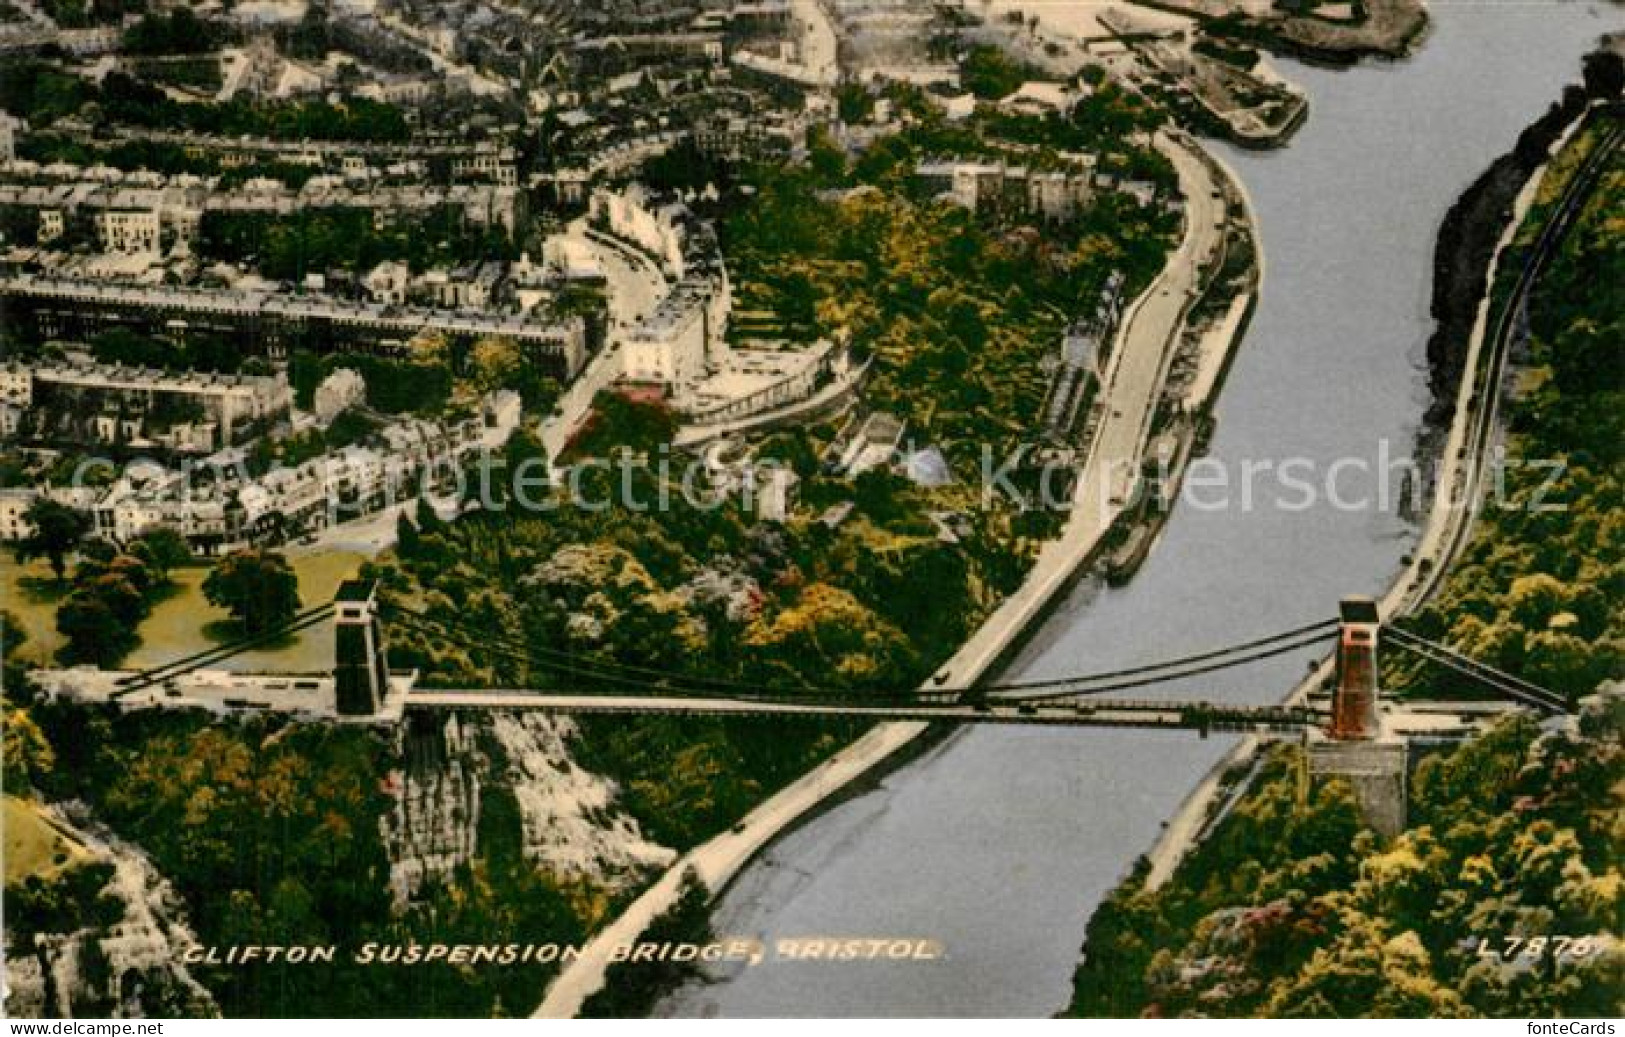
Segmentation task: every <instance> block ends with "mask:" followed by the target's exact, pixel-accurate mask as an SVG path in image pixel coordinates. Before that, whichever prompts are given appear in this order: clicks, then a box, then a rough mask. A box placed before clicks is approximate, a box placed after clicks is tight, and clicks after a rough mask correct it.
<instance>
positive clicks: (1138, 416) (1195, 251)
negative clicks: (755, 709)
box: [534, 131, 1261, 1018]
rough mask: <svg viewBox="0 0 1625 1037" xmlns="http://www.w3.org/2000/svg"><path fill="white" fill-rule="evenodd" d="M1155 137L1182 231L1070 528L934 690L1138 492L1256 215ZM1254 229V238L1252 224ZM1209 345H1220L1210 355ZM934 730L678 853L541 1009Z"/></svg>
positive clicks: (1104, 417)
mask: <svg viewBox="0 0 1625 1037" xmlns="http://www.w3.org/2000/svg"><path fill="white" fill-rule="evenodd" d="M1156 143H1157V147H1158V149H1159V150H1160V151H1162V153H1163V154H1164V155H1166V156H1167V157H1168V159H1169V160H1170V161H1171V162H1172V163H1173V164H1174V168H1175V170H1176V172H1177V173H1178V175H1179V182H1180V191H1181V194H1182V195H1183V196H1184V197H1185V199H1186V219H1185V228H1184V234H1183V236H1182V239H1181V242H1180V245H1179V247H1178V248H1177V249H1176V250H1175V252H1174V253H1173V255H1172V256H1170V257H1169V260H1168V262H1167V263H1166V264H1165V265H1164V268H1163V271H1162V273H1161V274H1160V275H1159V276H1158V278H1157V279H1156V280H1155V281H1154V282H1152V284H1151V285H1150V287H1148V288H1147V289H1146V290H1145V291H1144V292H1143V293H1141V295H1140V296H1139V298H1138V299H1136V300H1135V302H1134V303H1133V304H1132V305H1131V306H1130V308H1129V310H1128V311H1127V313H1126V315H1125V317H1124V319H1123V322H1122V325H1121V327H1120V328H1119V330H1118V334H1117V339H1116V342H1115V344H1114V346H1113V349H1112V353H1111V359H1110V360H1109V361H1108V368H1107V370H1106V372H1104V374H1103V385H1104V386H1105V389H1104V391H1103V393H1102V398H1103V404H1102V408H1101V420H1100V424H1099V427H1098V429H1097V431H1096V434H1095V436H1094V438H1093V439H1092V441H1091V443H1090V447H1089V453H1088V458H1087V460H1086V461H1085V464H1084V466H1083V471H1082V474H1081V475H1080V477H1079V480H1078V488H1077V492H1076V494H1075V496H1074V498H1073V502H1072V507H1071V512H1070V515H1069V517H1068V520H1067V524H1066V526H1065V529H1064V531H1063V533H1062V535H1061V536H1060V537H1059V538H1058V539H1056V540H1054V541H1051V542H1050V543H1049V544H1047V545H1046V546H1045V548H1044V549H1043V550H1042V551H1041V552H1040V554H1039V557H1038V559H1037V560H1036V562H1035V563H1034V565H1033V568H1032V571H1031V573H1030V574H1029V576H1028V578H1027V580H1026V581H1025V582H1024V583H1023V584H1022V586H1021V587H1020V588H1019V589H1018V590H1017V591H1016V592H1015V593H1013V594H1012V595H1010V596H1009V597H1008V598H1006V599H1005V600H1004V602H1003V603H1001V605H1000V606H999V607H998V609H996V610H995V611H994V613H993V614H992V615H991V616H990V617H988V619H987V621H986V622H984V623H983V624H982V625H981V627H979V628H978V629H977V631H976V633H975V634H974V635H973V636H972V637H971V639H970V640H969V641H967V642H966V643H965V644H964V645H963V646H962V647H961V648H960V650H959V651H958V652H957V653H955V654H954V656H953V657H951V658H950V659H949V660H948V661H947V662H946V663H944V664H943V666H942V667H941V668H940V669H939V670H938V671H937V673H936V674H934V675H933V677H932V678H931V680H930V681H929V682H928V683H927V685H926V687H927V688H931V689H935V688H940V687H943V686H950V687H953V686H961V687H963V686H969V685H971V684H974V683H976V682H977V681H979V680H982V679H983V678H984V677H986V676H987V675H988V674H989V673H990V672H991V671H992V670H993V669H994V668H995V667H996V666H997V665H998V663H999V662H1000V661H1001V660H1002V659H1003V658H1005V657H1006V656H1007V655H1008V653H1009V652H1010V651H1012V650H1013V649H1014V648H1015V647H1016V646H1017V645H1019V643H1020V640H1021V638H1022V636H1023V634H1024V633H1025V632H1026V631H1027V630H1028V629H1029V628H1030V627H1031V625H1032V624H1033V623H1034V622H1036V621H1037V620H1038V619H1040V618H1041V617H1042V616H1043V615H1044V613H1045V610H1046V609H1047V608H1048V607H1049V606H1050V605H1051V604H1052V603H1053V601H1054V600H1055V599H1056V598H1057V597H1059V596H1060V595H1061V594H1062V593H1063V592H1064V591H1065V590H1066V589H1067V588H1068V587H1069V586H1070V585H1071V583H1072V581H1073V580H1074V579H1075V577H1076V576H1077V574H1078V572H1079V571H1080V570H1081V569H1082V568H1083V567H1084V566H1085V565H1087V564H1088V562H1089V561H1090V559H1091V558H1093V557H1094V555H1095V553H1096V551H1097V550H1098V548H1099V545H1100V542H1101V539H1102V537H1103V536H1104V535H1105V534H1106V532H1107V531H1108V530H1110V529H1111V528H1112V526H1113V524H1114V523H1115V522H1116V521H1117V519H1118V517H1119V515H1120V514H1121V513H1122V511H1123V501H1124V500H1126V499H1127V497H1128V495H1129V493H1130V492H1131V487H1130V486H1129V485H1128V484H1127V483H1126V482H1125V481H1124V478H1125V477H1126V476H1124V475H1122V474H1120V473H1126V475H1127V476H1132V475H1133V473H1137V472H1138V469H1139V462H1140V458H1141V456H1142V455H1143V453H1144V451H1145V447H1146V440H1147V438H1148V436H1149V434H1150V428H1151V422H1152V418H1153V415H1154V412H1155V409H1156V407H1157V404H1158V401H1159V399H1160V398H1161V394H1162V388H1163V385H1164V384H1165V382H1166V379H1167V376H1168V370H1169V366H1170V364H1171V362H1172V360H1173V356H1174V354H1175V352H1176V350H1177V348H1178V346H1179V342H1180V338H1181V336H1182V334H1183V331H1184V327H1185V321H1186V318H1187V317H1188V316H1189V314H1190V310H1191V306H1192V305H1193V303H1194V302H1195V301H1196V300H1198V299H1199V298H1200V297H1201V296H1202V293H1203V291H1204V290H1205V289H1206V287H1207V285H1208V279H1209V277H1210V276H1211V275H1212V273H1213V272H1214V270H1213V267H1214V258H1215V254H1216V252H1217V251H1218V249H1219V246H1220V244H1221V243H1222V241H1223V236H1224V233H1225V230H1226V222H1227V221H1228V220H1230V219H1232V218H1237V219H1242V220H1248V219H1250V217H1251V214H1250V211H1244V212H1242V213H1237V214H1231V213H1230V212H1229V211H1228V207H1227V205H1226V203H1225V199H1226V198H1228V197H1237V196H1238V195H1237V192H1239V191H1240V188H1239V181H1235V182H1233V185H1225V184H1223V183H1221V182H1220V180H1219V178H1220V177H1221V176H1223V175H1224V173H1223V167H1222V166H1221V165H1220V164H1218V163H1217V162H1215V161H1213V160H1211V159H1210V158H1209V157H1208V156H1206V155H1204V154H1203V153H1202V151H1201V146H1200V145H1199V144H1197V143H1196V142H1195V141H1194V140H1192V139H1191V138H1189V137H1188V136H1186V135H1184V134H1182V133H1178V132H1177V131H1176V132H1172V133H1165V134H1161V135H1159V137H1158V138H1157V141H1156ZM1248 233H1250V234H1252V236H1253V238H1254V240H1256V239H1257V236H1256V234H1255V233H1253V231H1252V229H1251V228H1250V227H1249V229H1248ZM1260 261H1261V260H1260ZM1223 326H1227V327H1229V328H1230V329H1231V332H1232V333H1231V334H1229V335H1222V334H1218V333H1213V334H1208V335H1204V336H1203V337H1202V341H1201V346H1200V348H1201V350H1202V353H1203V357H1202V360H1201V363H1202V364H1203V366H1205V367H1208V368H1212V369H1216V370H1221V371H1222V369H1223V367H1224V366H1225V365H1226V364H1227V363H1228V356H1229V354H1230V352H1231V351H1232V350H1233V349H1234V348H1235V347H1236V345H1237V343H1238V341H1239V336H1240V333H1241V331H1242V328H1243V324H1242V323H1240V322H1228V323H1227V324H1225V325H1223ZM1213 352H1217V353H1220V354H1222V355H1221V356H1210V355H1209V354H1210V353H1213ZM1217 384H1218V383H1217V380H1216V379H1213V380H1210V382H1209V385H1210V390H1213V389H1216V388H1217ZM927 729H928V725H925V724H919V723H888V724H882V725H879V726H877V727H876V728H875V729H873V730H872V731H870V732H869V733H868V734H866V735H865V736H864V737H863V738H861V739H859V740H858V741H857V742H854V743H853V744H852V745H850V746H847V747H846V748H845V749H843V750H841V751H840V752H838V753H836V755H835V756H833V757H831V758H830V759H829V760H827V761H826V762H825V763H824V764H823V765H822V766H820V767H819V768H817V769H816V770H814V771H812V772H811V773H809V774H808V775H806V776H805V777H804V778H802V779H800V780H799V781H797V782H796V783H794V784H793V785H791V786H790V787H789V788H786V789H784V790H783V791H781V792H780V793H779V794H778V795H776V796H774V797H772V798H771V799H769V800H768V801H766V802H765V803H763V804H761V805H760V806H759V807H757V809H756V810H754V811H752V812H751V813H750V814H749V815H747V816H746V817H745V818H744V819H743V820H742V821H741V822H740V823H739V824H737V825H735V826H734V828H733V829H732V830H730V831H728V832H725V833H723V834H722V835H719V836H717V837H715V838H714V839H712V840H710V841H709V842H707V843H705V844H703V845H701V846H699V847H696V848H695V849H694V850H692V851H690V852H689V853H687V854H685V855H684V856H683V857H681V858H679V859H678V860H677V861H676V862H675V863H674V864H673V865H672V867H671V868H670V869H668V870H667V872H666V873H665V874H664V875H663V876H661V878H660V879H659V880H657V881H656V882H655V883H654V885H652V886H650V887H649V889H647V890H646V891H645V892H644V893H643V894H642V895H641V896H639V897H638V899H637V900H635V901H634V902H633V903H632V904H631V905H630V906H629V907H628V908H627V909H626V910H625V911H623V912H622V914H621V915H620V916H619V917H618V918H616V919H615V921H614V922H612V923H610V925H608V926H606V927H605V928H604V929H603V930H601V931H600V932H599V933H598V935H597V936H595V937H594V938H593V939H592V940H591V941H589V942H588V944H587V945H586V946H585V947H584V948H583V949H582V952H581V955H580V956H579V957H578V958H577V959H576V960H575V961H574V962H572V963H571V964H569V965H567V966H566V967H565V968H564V970H563V971H562V972H560V973H559V975H558V976H556V977H555V979H554V981H553V983H552V984H551V985H550V986H549V987H548V990H547V994H546V996H545V997H544V999H543V1001H542V1003H541V1005H540V1006H539V1007H538V1008H537V1010H536V1012H535V1013H534V1014H535V1016H536V1017H538V1018H571V1017H573V1016H575V1015H576V1014H577V1013H579V1012H580V1010H581V1007H582V1005H583V1004H585V1003H586V1000H587V999H588V998H589V997H591V996H592V995H593V994H594V993H596V992H597V991H598V990H600V989H602V987H603V984H604V977H605V971H606V969H607V968H608V966H609V965H610V963H611V960H612V957H613V955H614V953H615V950H616V948H618V947H622V946H625V945H626V944H628V943H632V942H636V941H637V939H638V937H639V936H640V935H641V934H642V933H643V932H644V931H645V930H646V929H647V928H648V926H649V925H650V923H652V922H653V921H654V920H655V919H657V918H659V917H660V916H661V915H663V914H664V913H665V912H667V911H668V910H670V909H671V908H672V906H673V905H674V904H675V903H676V901H677V898H678V896H679V895H680V893H681V891H682V887H683V877H684V875H686V874H687V873H688V872H689V871H690V870H691V869H692V871H693V872H694V873H695V874H696V875H697V876H698V877H699V878H700V879H701V880H702V881H703V882H704V883H705V885H706V886H707V888H709V889H710V890H711V892H712V894H713V896H715V895H718V894H720V893H721V892H722V891H724V890H725V889H726V888H727V886H728V884H729V883H730V882H731V881H732V880H733V878H734V877H735V876H736V875H737V874H738V873H739V871H740V869H742V868H743V867H744V866H745V865H746V864H747V863H749V862H750V861H751V860H752V859H753V858H754V857H755V856H756V855H757V854H758V853H760V852H761V850H762V848H763V847H764V846H766V845H767V844H768V843H769V842H770V841H772V840H773V839H774V838H776V837H777V836H779V835H780V834H782V833H783V832H785V831H787V830H788V829H790V828H791V827H793V826H794V825H795V824H797V823H798V822H800V821H802V820H804V819H805V818H807V817H808V816H809V815H810V814H811V813H812V812H813V811H815V810H816V809H817V808H818V807H819V806H820V805H822V804H824V803H825V802H826V801H828V800H830V799H831V798H832V797H835V796H838V795H840V794H841V793H842V792H843V791H844V790H846V789H847V788H848V787H849V786H850V785H851V784H852V783H853V782H855V781H857V780H859V779H861V778H864V777H865V776H869V775H872V774H873V773H874V772H875V771H876V770H877V769H879V768H880V767H882V766H883V765H885V764H887V763H888V762H891V761H893V760H894V759H895V758H896V757H897V756H898V755H899V754H900V753H901V751H902V750H903V749H905V747H908V746H910V745H911V744H913V743H915V742H916V741H917V740H919V739H920V738H921V737H922V736H923V735H924V734H925V733H926V731H927Z"/></svg>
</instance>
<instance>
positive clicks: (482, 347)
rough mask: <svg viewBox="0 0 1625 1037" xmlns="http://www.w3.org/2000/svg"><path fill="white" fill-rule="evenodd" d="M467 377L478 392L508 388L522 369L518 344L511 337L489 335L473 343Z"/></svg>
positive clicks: (522, 362)
mask: <svg viewBox="0 0 1625 1037" xmlns="http://www.w3.org/2000/svg"><path fill="white" fill-rule="evenodd" d="M468 367H469V377H470V380H471V381H472V382H473V383H474V387H475V388H476V389H478V390H479V391H480V392H491V391H492V390H494V389H506V388H510V387H511V386H512V385H513V384H514V381H515V379H517V378H518V377H519V375H520V373H521V371H522V370H523V367H524V361H523V359H522V358H521V357H520V355H519V344H518V343H516V342H515V341H514V340H513V339H511V338H504V337H502V336H499V335H489V336H487V337H485V338H482V339H480V340H479V341H478V342H476V343H474V348H473V349H472V350H471V351H470V353H469V358H468Z"/></svg>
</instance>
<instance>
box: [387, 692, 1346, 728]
mask: <svg viewBox="0 0 1625 1037" xmlns="http://www.w3.org/2000/svg"><path fill="white" fill-rule="evenodd" d="M406 708H408V709H533V710H538V711H541V712H547V713H578V714H579V713H610V714H616V713H618V714H633V715H637V714H641V715H652V714H675V715H680V716H752V717H770V716H828V717H848V718H858V719H864V720H875V721H880V720H917V721H940V722H945V723H953V724H1027V725H1037V726H1045V725H1048V726H1055V727H1167V728H1180V729H1189V728H1201V727H1207V728H1211V729H1214V730H1238V731H1240V730H1246V731H1255V732H1259V733H1268V732H1270V731H1281V732H1292V731H1297V730H1300V729H1301V728H1303V727H1304V726H1305V725H1306V724H1309V723H1312V722H1314V720H1315V717H1314V716H1313V715H1312V714H1309V713H1306V712H1304V711H1301V710H1291V709H1283V708H1276V707H1246V706H1237V707H1228V706H1216V705H1213V704H1210V703H1189V702H1185V703H1181V702H1164V701H1156V700H1136V701H1122V700H1111V701H1108V700H1104V699H1099V700H1092V701H1081V702H1077V703H1073V702H1064V703H1054V702H1046V703H1041V704H1028V705H1018V704H1017V703H1014V702H1001V701H999V700H998V699H989V700H988V701H987V702H986V703H985V704H983V705H980V706H976V705H969V704H954V705H946V704H944V705H924V704H916V703H908V702H853V701H840V702H834V701H827V700H822V701H821V700H810V701H792V700H784V701H778V700H771V699H748V698H725V697H716V698H702V697H694V696H659V695H579V694H578V695H571V694H558V693H545V692H529V691H474V690H426V689H417V690H414V691H412V693H411V694H410V695H408V696H407V698H406Z"/></svg>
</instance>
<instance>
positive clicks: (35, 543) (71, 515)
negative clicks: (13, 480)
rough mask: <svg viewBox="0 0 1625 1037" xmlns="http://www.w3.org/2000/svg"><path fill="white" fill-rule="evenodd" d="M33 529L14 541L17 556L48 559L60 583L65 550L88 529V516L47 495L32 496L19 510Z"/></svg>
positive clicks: (66, 565)
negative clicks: (31, 500) (32, 499)
mask: <svg viewBox="0 0 1625 1037" xmlns="http://www.w3.org/2000/svg"><path fill="white" fill-rule="evenodd" d="M23 518H24V521H26V522H27V523H28V524H29V526H30V527H32V529H33V532H31V533H29V534H28V535H27V536H25V537H23V538H22V539H21V540H19V541H18V542H17V560H18V561H20V562H27V561H30V560H31V559H34V558H46V559H49V560H50V563H51V571H52V572H53V573H55V574H56V581H57V582H58V583H61V582H62V580H63V578H64V577H65V576H66V574H67V570H68V562H67V559H68V552H69V551H72V550H73V549H74V547H76V546H77V545H78V543H79V541H80V540H82V539H84V536H85V534H86V533H88V532H90V527H91V520H90V516H89V515H88V514H86V513H85V512H83V511H79V510H78V509H76V508H70V507H68V506H67V505H66V504H61V503H58V502H57V501H54V500H52V499H51V498H49V497H36V498H35V499H34V503H32V504H30V505H29V506H28V510H27V511H26V512H24V513H23Z"/></svg>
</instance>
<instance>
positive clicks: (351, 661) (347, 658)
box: [333, 580, 389, 716]
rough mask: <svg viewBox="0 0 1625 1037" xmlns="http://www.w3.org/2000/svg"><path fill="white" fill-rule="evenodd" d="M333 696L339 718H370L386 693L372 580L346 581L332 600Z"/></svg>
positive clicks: (384, 658)
mask: <svg viewBox="0 0 1625 1037" xmlns="http://www.w3.org/2000/svg"><path fill="white" fill-rule="evenodd" d="M334 604H335V605H336V606H337V608H336V610H335V611H334V613H333V626H334V637H333V642H334V654H335V659H334V665H333V694H334V698H335V699H336V705H337V707H338V711H339V713H340V715H342V716H372V715H373V714H375V713H377V712H378V710H379V707H381V706H382V705H383V703H384V697H385V695H386V694H387V693H388V691H389V659H388V657H387V656H386V655H385V654H384V631H383V628H382V626H381V625H380V623H379V622H378V584H377V581H375V580H346V581H344V584H343V585H342V586H341V587H339V591H338V596H337V597H336V598H334Z"/></svg>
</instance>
